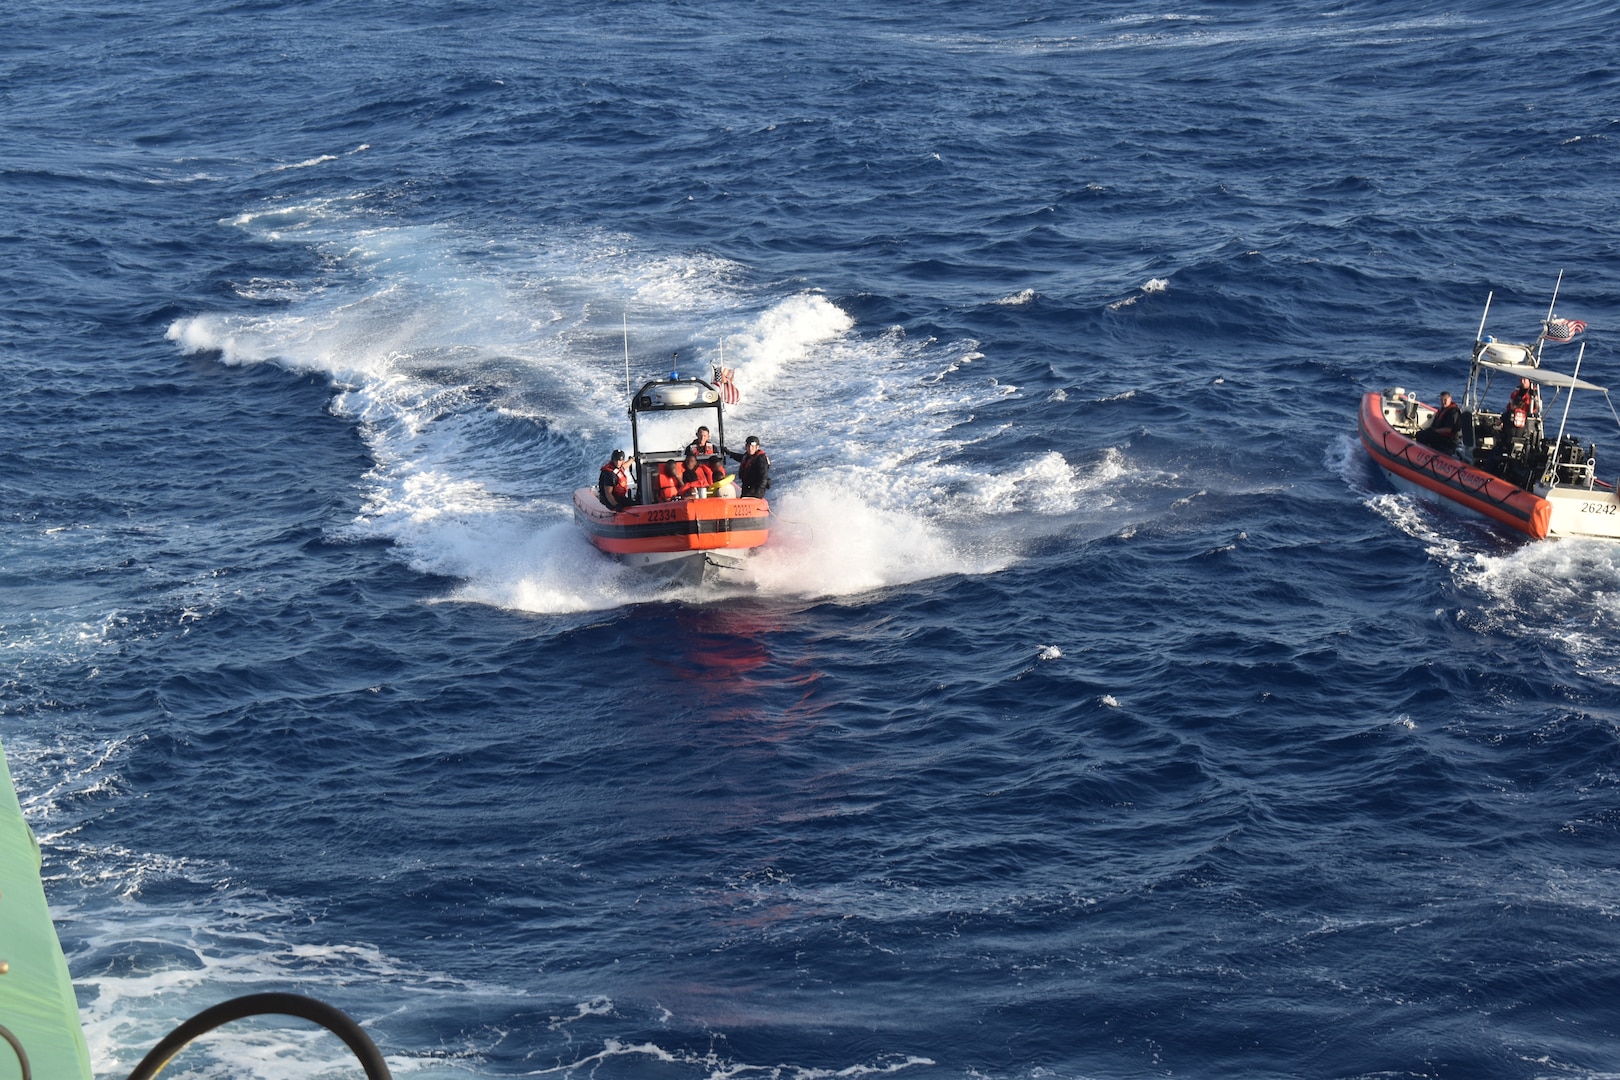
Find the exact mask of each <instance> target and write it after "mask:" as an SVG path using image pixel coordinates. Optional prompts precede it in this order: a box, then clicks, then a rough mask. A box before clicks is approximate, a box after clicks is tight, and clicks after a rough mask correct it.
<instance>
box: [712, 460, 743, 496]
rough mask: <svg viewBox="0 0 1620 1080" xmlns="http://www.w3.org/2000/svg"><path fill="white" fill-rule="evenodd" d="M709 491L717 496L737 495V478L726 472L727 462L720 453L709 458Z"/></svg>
mask: <svg viewBox="0 0 1620 1080" xmlns="http://www.w3.org/2000/svg"><path fill="white" fill-rule="evenodd" d="M709 477H710V483H709V492H710V494H712V495H714V496H715V497H717V498H721V499H734V498H736V497H737V480H736V478H735V477H733V476H730V475H728V474H727V473H726V462H725V459H724V458H722V457H721V456H720V455H719V454H716V455H714V457H712V458H710V459H709Z"/></svg>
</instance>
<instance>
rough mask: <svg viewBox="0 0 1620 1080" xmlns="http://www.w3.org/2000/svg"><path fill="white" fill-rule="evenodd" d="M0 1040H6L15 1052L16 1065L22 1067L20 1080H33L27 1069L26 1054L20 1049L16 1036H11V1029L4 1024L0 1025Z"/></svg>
mask: <svg viewBox="0 0 1620 1080" xmlns="http://www.w3.org/2000/svg"><path fill="white" fill-rule="evenodd" d="M0 1039H4V1040H6V1042H8V1043H10V1044H11V1048H12V1049H13V1050H14V1051H16V1053H17V1064H18V1065H21V1066H22V1080H34V1074H33V1073H32V1072H30V1071H29V1069H28V1052H27V1051H26V1050H24V1049H23V1048H22V1043H20V1042H18V1041H17V1036H15V1035H13V1034H12V1033H11V1029H10V1028H8V1027H6V1025H4V1024H0Z"/></svg>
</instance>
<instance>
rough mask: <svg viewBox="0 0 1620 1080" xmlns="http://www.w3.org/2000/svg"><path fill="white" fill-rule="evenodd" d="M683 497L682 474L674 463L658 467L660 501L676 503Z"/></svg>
mask: <svg viewBox="0 0 1620 1080" xmlns="http://www.w3.org/2000/svg"><path fill="white" fill-rule="evenodd" d="M680 496H681V474H680V470H679V468H678V467H677V466H676V464H675V463H674V462H673V461H666V462H664V463H663V464H662V465H660V466H658V501H659V502H674V501H675V500H676V499H678V498H680Z"/></svg>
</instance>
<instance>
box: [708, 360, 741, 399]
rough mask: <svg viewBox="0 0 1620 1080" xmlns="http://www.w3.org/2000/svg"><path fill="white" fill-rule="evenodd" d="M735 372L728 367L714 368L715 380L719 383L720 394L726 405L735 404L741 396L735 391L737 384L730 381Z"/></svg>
mask: <svg viewBox="0 0 1620 1080" xmlns="http://www.w3.org/2000/svg"><path fill="white" fill-rule="evenodd" d="M736 374H737V373H736V372H735V371H734V370H732V369H731V368H728V367H723V368H715V369H714V378H715V381H716V382H717V383H719V384H720V396H721V397H722V398H724V399H725V402H726V404H727V405H735V404H737V402H738V400H739V399H741V397H742V395H741V394H740V393H738V392H737V384H736V383H735V382H733V381H732V379H733V378H734V377H735V376H736Z"/></svg>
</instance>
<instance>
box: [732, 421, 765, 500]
mask: <svg viewBox="0 0 1620 1080" xmlns="http://www.w3.org/2000/svg"><path fill="white" fill-rule="evenodd" d="M726 456H728V457H730V458H731V459H732V460H733V461H735V462H737V483H738V484H739V485H740V486H741V487H742V497H743V498H745V499H763V498H764V497H765V489H766V488H768V487H770V486H771V459H770V458H768V457H766V456H765V451H763V450H761V449H760V448H759V436H758V435H750V436H748V438H747V439H746V440H745V441H744V442H743V452H742V453H740V454H739V453H737V452H736V451H735V450H727V451H726Z"/></svg>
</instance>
